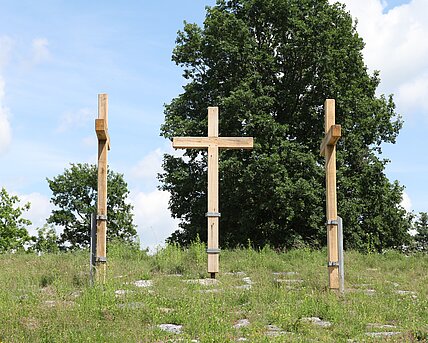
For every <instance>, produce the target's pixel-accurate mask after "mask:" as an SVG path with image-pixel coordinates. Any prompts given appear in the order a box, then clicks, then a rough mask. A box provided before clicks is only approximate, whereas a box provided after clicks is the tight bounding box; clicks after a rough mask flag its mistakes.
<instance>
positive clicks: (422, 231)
mask: <svg viewBox="0 0 428 343" xmlns="http://www.w3.org/2000/svg"><path fill="white" fill-rule="evenodd" d="M414 228H415V229H416V236H415V240H416V244H417V247H418V248H419V249H421V250H425V251H428V213H427V212H420V213H419V216H418V219H417V220H416V222H415V227H414Z"/></svg>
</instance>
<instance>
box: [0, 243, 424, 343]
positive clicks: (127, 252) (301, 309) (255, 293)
mask: <svg viewBox="0 0 428 343" xmlns="http://www.w3.org/2000/svg"><path fill="white" fill-rule="evenodd" d="M205 251H206V246H205V244H204V243H201V242H200V241H199V240H198V241H196V242H195V243H194V244H192V245H191V246H190V247H189V248H187V249H182V248H180V247H179V246H177V245H168V246H167V247H165V248H164V249H162V250H160V251H158V252H157V253H156V254H155V255H153V256H149V255H147V253H146V252H144V251H140V250H138V249H135V247H130V246H126V245H121V244H117V243H116V244H111V245H110V246H109V250H108V276H107V279H108V281H107V283H106V284H105V285H95V286H93V287H91V286H90V285H89V276H88V275H89V266H88V264H89V257H88V252H86V251H80V252H74V253H60V254H47V255H43V256H36V255H32V254H11V255H0V282H1V283H0V341H1V342H179V341H182V342H191V341H192V340H198V341H199V342H234V341H237V340H238V339H240V338H241V339H242V338H246V339H247V341H249V342H288V341H289V342H309V341H314V342H347V341H357V342H360V341H365V342H370V341H379V339H378V338H373V337H370V336H368V335H367V333H370V332H373V331H388V330H392V331H395V332H400V334H399V335H396V336H391V337H390V338H388V340H389V341H392V342H394V341H397V342H407V341H408V342H415V341H426V340H428V300H427V298H428V287H427V285H428V276H427V270H428V257H427V255H422V254H420V255H412V256H405V255H403V254H400V253H397V252H392V251H391V252H387V253H385V254H367V255H363V254H360V253H357V252H353V251H350V252H347V253H346V254H345V258H346V261H345V266H346V283H345V286H346V289H347V291H346V292H345V294H343V295H340V294H336V293H335V292H331V291H329V290H328V289H327V281H328V280H327V272H326V251H313V250H310V249H298V250H291V251H286V252H277V251H275V250H273V249H271V248H270V247H265V248H263V249H261V250H255V249H252V248H251V247H248V248H242V249H235V250H225V251H222V253H221V257H220V263H221V272H220V273H219V275H218V277H217V280H218V282H217V284H214V285H208V286H205V285H203V284H199V283H196V282H188V281H186V280H189V279H192V280H193V279H200V278H205V277H207V276H208V275H207V273H206V253H205ZM237 272H240V273H237ZM278 273H280V274H278ZM244 278H246V279H244ZM137 280H152V282H153V286H151V287H147V288H139V287H136V286H135V285H134V282H135V281H137ZM398 291H402V292H398ZM307 317H318V318H320V319H322V320H324V321H328V322H329V323H330V324H331V326H329V327H320V326H317V325H314V324H313V323H310V322H308V321H307V320H306V319H305V318H307ZM242 319H247V320H248V321H249V323H250V324H249V326H246V327H242V328H234V327H233V325H234V324H236V323H238V321H239V320H242ZM166 323H170V324H177V325H182V326H183V327H182V332H181V333H179V334H174V333H168V332H165V331H162V330H161V329H160V328H159V327H158V325H160V324H166ZM373 324H377V325H379V324H384V325H385V324H388V325H392V326H394V328H392V329H387V328H377V329H376V326H374V328H373ZM269 325H274V326H276V327H277V328H278V330H281V331H280V332H279V333H278V332H277V333H276V334H277V335H278V336H272V335H273V334H272V333H271V331H270V329H269ZM383 339H386V338H383Z"/></svg>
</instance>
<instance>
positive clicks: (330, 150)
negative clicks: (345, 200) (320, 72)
mask: <svg viewBox="0 0 428 343" xmlns="http://www.w3.org/2000/svg"><path fill="white" fill-rule="evenodd" d="M324 111H325V126H324V128H325V134H326V136H328V133H329V130H330V128H331V127H332V126H334V125H335V100H334V99H327V100H326V101H325V103H324ZM325 170H326V178H325V181H326V214H327V249H328V275H329V286H330V288H331V289H339V265H338V261H339V252H338V241H337V225H338V224H337V195H336V144H327V145H326V146H325Z"/></svg>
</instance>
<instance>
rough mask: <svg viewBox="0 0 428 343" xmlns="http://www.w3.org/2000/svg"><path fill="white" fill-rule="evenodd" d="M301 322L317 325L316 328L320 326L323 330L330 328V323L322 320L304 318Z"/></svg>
mask: <svg viewBox="0 0 428 343" xmlns="http://www.w3.org/2000/svg"><path fill="white" fill-rule="evenodd" d="M301 320H302V322H307V323H312V324H314V325H318V326H321V327H323V328H329V327H330V326H331V323H330V322H328V321H326V320H322V319H320V318H318V317H306V318H302V319H301Z"/></svg>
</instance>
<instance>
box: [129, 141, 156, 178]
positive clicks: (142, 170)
mask: <svg viewBox="0 0 428 343" xmlns="http://www.w3.org/2000/svg"><path fill="white" fill-rule="evenodd" d="M163 154H164V152H163V151H162V150H161V149H160V148H157V149H156V150H153V151H151V152H150V153H149V154H147V155H146V156H144V158H143V159H142V160H141V161H140V162H138V164H137V165H136V166H135V167H133V168H132V169H131V176H132V177H133V178H136V179H143V180H156V176H157V174H158V173H160V172H162V157H163Z"/></svg>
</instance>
